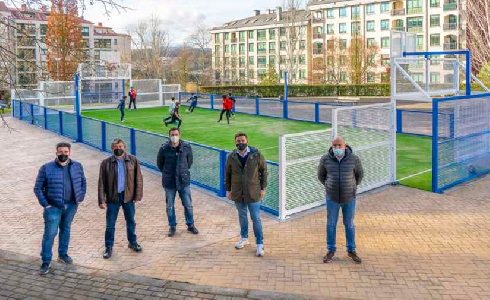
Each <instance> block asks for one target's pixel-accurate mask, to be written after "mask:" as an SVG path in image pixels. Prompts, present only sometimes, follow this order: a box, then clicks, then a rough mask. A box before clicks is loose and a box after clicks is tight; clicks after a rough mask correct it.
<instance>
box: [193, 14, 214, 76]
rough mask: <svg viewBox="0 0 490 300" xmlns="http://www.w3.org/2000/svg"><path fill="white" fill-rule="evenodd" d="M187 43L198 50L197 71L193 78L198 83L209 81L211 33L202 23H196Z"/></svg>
mask: <svg viewBox="0 0 490 300" xmlns="http://www.w3.org/2000/svg"><path fill="white" fill-rule="evenodd" d="M188 44H189V45H190V46H192V47H194V48H196V49H198V50H199V55H198V59H197V61H196V62H197V66H198V71H197V72H196V73H195V75H194V78H195V79H196V81H197V84H198V85H205V84H210V83H211V49H210V45H211V33H210V32H209V28H208V27H207V26H206V25H204V24H203V23H198V24H196V29H195V31H194V32H193V33H192V34H191V36H190V37H189V39H188Z"/></svg>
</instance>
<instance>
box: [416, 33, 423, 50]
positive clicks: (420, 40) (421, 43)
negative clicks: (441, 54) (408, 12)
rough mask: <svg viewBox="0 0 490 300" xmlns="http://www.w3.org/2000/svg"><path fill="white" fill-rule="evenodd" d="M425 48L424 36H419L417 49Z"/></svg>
mask: <svg viewBox="0 0 490 300" xmlns="http://www.w3.org/2000/svg"><path fill="white" fill-rule="evenodd" d="M422 47H424V36H423V35H417V48H419V49H420V48H422Z"/></svg>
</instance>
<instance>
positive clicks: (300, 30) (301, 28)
mask: <svg viewBox="0 0 490 300" xmlns="http://www.w3.org/2000/svg"><path fill="white" fill-rule="evenodd" d="M305 34H306V26H301V27H300V28H299V35H300V36H303V35H305Z"/></svg>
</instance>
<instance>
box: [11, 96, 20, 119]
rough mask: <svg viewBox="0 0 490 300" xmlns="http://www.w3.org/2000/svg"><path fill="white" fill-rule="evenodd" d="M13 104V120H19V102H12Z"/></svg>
mask: <svg viewBox="0 0 490 300" xmlns="http://www.w3.org/2000/svg"><path fill="white" fill-rule="evenodd" d="M12 102H13V111H14V114H13V116H14V118H17V119H18V118H20V101H18V100H14V101H12Z"/></svg>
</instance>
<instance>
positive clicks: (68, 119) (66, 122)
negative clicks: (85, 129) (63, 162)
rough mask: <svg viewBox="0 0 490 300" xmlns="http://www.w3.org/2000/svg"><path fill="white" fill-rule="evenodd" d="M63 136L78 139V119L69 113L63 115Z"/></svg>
mask: <svg viewBox="0 0 490 300" xmlns="http://www.w3.org/2000/svg"><path fill="white" fill-rule="evenodd" d="M62 114H63V115H62V120H63V135H64V136H67V137H69V138H72V139H76V138H77V117H76V116H75V115H74V114H70V113H67V112H63V113H62Z"/></svg>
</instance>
